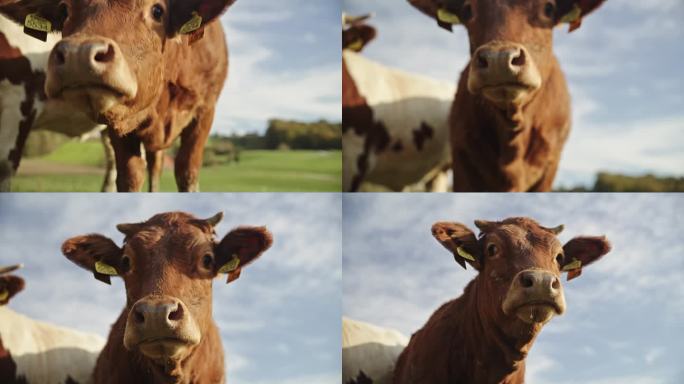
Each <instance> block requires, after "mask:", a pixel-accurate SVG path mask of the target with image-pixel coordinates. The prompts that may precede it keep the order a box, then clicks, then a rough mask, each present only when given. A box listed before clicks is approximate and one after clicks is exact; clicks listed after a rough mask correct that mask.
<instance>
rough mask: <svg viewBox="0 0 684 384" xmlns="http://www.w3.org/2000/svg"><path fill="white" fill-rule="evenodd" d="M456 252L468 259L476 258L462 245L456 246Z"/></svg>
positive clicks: (473, 259)
mask: <svg viewBox="0 0 684 384" xmlns="http://www.w3.org/2000/svg"><path fill="white" fill-rule="evenodd" d="M456 253H458V255H459V256H461V257H462V258H464V259H466V260H470V261H475V258H474V257H473V255H471V254H470V253H468V252H466V251H465V249H463V248H462V247H458V248H456Z"/></svg>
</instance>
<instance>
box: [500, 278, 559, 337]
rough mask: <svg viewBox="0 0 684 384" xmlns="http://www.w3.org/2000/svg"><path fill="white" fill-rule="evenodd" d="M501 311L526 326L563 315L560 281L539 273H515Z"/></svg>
mask: <svg viewBox="0 0 684 384" xmlns="http://www.w3.org/2000/svg"><path fill="white" fill-rule="evenodd" d="M502 310H503V312H504V313H505V314H507V315H515V316H517V317H518V318H519V319H520V320H522V321H524V322H526V323H530V324H532V323H542V324H543V323H547V322H548V321H549V320H551V318H552V317H553V316H554V315H562V314H563V313H564V312H565V296H564V295H563V286H562V285H561V283H560V278H559V277H558V276H556V275H555V274H553V273H551V272H547V271H543V270H536V269H531V270H525V271H521V272H519V273H518V274H517V275H516V276H515V278H513V282H512V283H511V286H510V287H509V289H508V292H507V293H506V297H505V298H504V301H503V304H502Z"/></svg>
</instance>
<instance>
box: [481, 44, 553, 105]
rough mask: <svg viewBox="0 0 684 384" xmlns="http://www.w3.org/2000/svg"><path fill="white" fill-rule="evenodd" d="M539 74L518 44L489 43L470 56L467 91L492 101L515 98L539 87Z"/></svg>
mask: <svg viewBox="0 0 684 384" xmlns="http://www.w3.org/2000/svg"><path fill="white" fill-rule="evenodd" d="M541 83H542V80H541V75H540V73H539V70H538V69H537V66H536V65H535V63H534V60H533V59H532V57H531V55H530V53H529V51H528V50H527V48H525V46H524V45H522V44H517V43H505V42H493V43H489V44H485V45H483V46H481V47H479V48H478V49H477V50H476V51H475V52H474V53H473V57H472V59H471V64H470V70H469V74H468V90H469V91H470V92H471V93H473V94H479V93H482V94H483V95H484V96H485V97H486V98H488V99H490V100H492V101H495V102H511V101H516V100H518V99H520V98H522V97H523V96H525V95H527V94H529V93H530V92H532V91H534V90H536V89H538V88H540V87H541Z"/></svg>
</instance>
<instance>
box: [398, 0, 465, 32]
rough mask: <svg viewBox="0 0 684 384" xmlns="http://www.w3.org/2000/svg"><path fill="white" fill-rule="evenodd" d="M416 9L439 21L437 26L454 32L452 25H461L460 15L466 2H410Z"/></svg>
mask: <svg viewBox="0 0 684 384" xmlns="http://www.w3.org/2000/svg"><path fill="white" fill-rule="evenodd" d="M408 2H409V3H410V4H411V5H413V6H414V7H416V8H418V10H420V11H421V12H423V13H424V14H426V15H428V16H430V17H432V18H433V19H435V20H436V21H437V25H439V26H440V27H442V28H444V29H446V30H447V31H451V30H452V25H454V24H461V23H462V21H461V19H460V16H459V15H460V14H461V11H462V9H463V6H464V4H465V0H442V1H437V0H408Z"/></svg>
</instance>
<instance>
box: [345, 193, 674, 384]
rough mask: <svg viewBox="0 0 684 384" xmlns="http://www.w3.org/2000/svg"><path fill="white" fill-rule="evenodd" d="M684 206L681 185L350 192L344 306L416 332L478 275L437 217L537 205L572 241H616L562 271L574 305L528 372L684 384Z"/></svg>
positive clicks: (534, 212)
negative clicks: (649, 189) (439, 235)
mask: <svg viewBox="0 0 684 384" xmlns="http://www.w3.org/2000/svg"><path fill="white" fill-rule="evenodd" d="M682 207H684V195H681V194H669V195H661V194H562V195H551V194H477V195H475V194H462V195H458V196H452V195H443V194H440V195H435V194H432V195H426V194H414V195H397V194H392V195H390V194H373V195H362V196H361V195H351V194H347V195H345V196H344V198H343V210H344V219H343V220H344V224H343V231H344V239H345V240H344V250H343V275H344V279H343V289H344V299H343V309H342V312H343V314H344V315H345V316H349V317H351V318H354V319H359V320H364V321H368V322H371V323H374V324H377V325H381V326H385V327H390V328H395V329H398V330H399V331H401V332H402V333H404V334H405V335H410V334H411V333H413V332H414V331H416V330H417V329H419V328H420V327H422V326H423V324H424V323H425V321H426V320H427V319H428V317H429V316H430V314H432V312H434V310H435V309H437V308H438V307H439V305H441V304H442V303H444V302H446V301H448V300H450V299H453V298H455V297H457V296H460V295H461V293H462V292H463V288H464V287H465V285H466V284H467V283H468V282H469V281H470V280H471V279H472V278H474V277H475V273H474V271H473V270H472V269H468V270H467V271H464V270H463V269H462V268H461V267H460V266H459V265H457V264H456V263H455V262H454V260H453V257H452V256H451V254H450V253H448V251H446V250H445V249H444V248H442V246H441V245H439V244H438V243H437V241H435V240H434V238H433V237H432V235H431V233H430V227H431V226H432V224H433V223H434V222H437V221H447V220H448V221H459V222H462V223H465V224H467V225H472V223H473V221H474V220H476V219H486V220H500V219H503V218H506V217H510V216H529V217H532V218H534V219H536V220H538V221H539V222H540V223H541V224H542V225H546V226H556V225H558V224H565V230H564V232H563V233H562V234H561V235H560V241H561V242H562V243H565V242H566V241H568V240H570V239H571V238H572V237H574V236H578V235H601V234H604V235H606V236H607V237H608V239H609V240H610V241H611V242H612V244H613V250H612V251H611V252H610V253H609V254H608V255H606V256H605V257H604V258H603V259H602V260H600V261H599V262H597V263H596V264H594V265H591V266H589V267H587V268H585V270H584V272H583V274H582V276H581V277H579V278H577V279H575V280H573V281H571V282H565V281H564V282H563V284H564V288H565V295H566V301H567V312H566V313H565V314H564V315H563V316H561V317H557V318H554V319H553V320H551V322H550V323H549V324H547V325H546V326H545V327H544V329H543V330H542V332H541V334H540V336H539V338H538V339H537V342H536V343H535V345H534V346H533V348H532V351H531V353H530V354H529V356H528V359H527V364H528V365H527V381H528V382H530V383H535V384H536V383H542V384H543V383H592V384H598V383H601V384H617V383H620V384H630V383H634V384H636V383H639V384H650V383H661V384H667V383H672V384H674V383H682V382H684V367H682V365H681V362H682V361H684V343H683V341H684V339H683V338H682V335H684V258H683V257H682V255H683V254H684V241H683V240H682V228H683V227H684V217H683V216H682V215H681V214H678V212H682ZM471 228H474V226H471ZM564 280H565V279H564Z"/></svg>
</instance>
